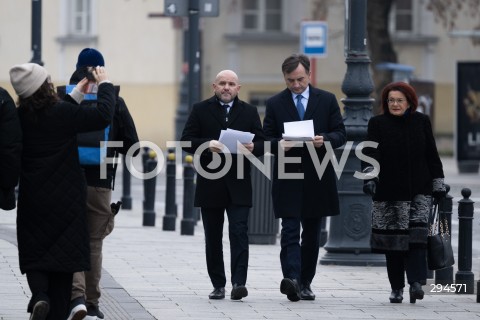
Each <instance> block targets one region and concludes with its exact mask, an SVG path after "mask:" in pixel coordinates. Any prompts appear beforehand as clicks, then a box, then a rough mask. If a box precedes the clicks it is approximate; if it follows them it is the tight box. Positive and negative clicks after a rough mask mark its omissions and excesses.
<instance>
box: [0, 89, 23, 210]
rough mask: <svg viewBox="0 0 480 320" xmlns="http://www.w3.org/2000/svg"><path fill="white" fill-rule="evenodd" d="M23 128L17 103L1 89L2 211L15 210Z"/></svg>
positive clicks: (0, 151) (0, 154)
mask: <svg viewBox="0 0 480 320" xmlns="http://www.w3.org/2000/svg"><path fill="white" fill-rule="evenodd" d="M21 152H22V128H21V127H20V121H19V119H18V114H17V110H16V108H15V102H14V101H13V99H12V97H11V96H10V95H9V94H8V92H7V91H6V90H5V89H3V88H0V163H1V165H0V209H2V210H12V209H15V206H16V199H15V186H16V185H17V183H18V177H19V175H20V156H21Z"/></svg>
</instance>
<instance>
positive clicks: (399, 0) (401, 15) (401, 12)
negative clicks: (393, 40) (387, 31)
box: [392, 0, 414, 33]
mask: <svg viewBox="0 0 480 320" xmlns="http://www.w3.org/2000/svg"><path fill="white" fill-rule="evenodd" d="M393 13H394V14H393V21H392V22H393V31H394V32H398V33H413V32H414V20H413V13H414V5H413V0H396V1H395V6H394V11H393Z"/></svg>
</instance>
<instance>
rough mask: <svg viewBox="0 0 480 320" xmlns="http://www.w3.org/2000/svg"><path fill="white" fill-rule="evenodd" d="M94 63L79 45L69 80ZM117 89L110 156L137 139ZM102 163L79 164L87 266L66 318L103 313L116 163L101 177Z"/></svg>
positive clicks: (98, 62)
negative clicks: (102, 283) (82, 179)
mask: <svg viewBox="0 0 480 320" xmlns="http://www.w3.org/2000/svg"><path fill="white" fill-rule="evenodd" d="M96 66H105V60H104V59H103V55H102V54H101V53H100V52H99V51H98V50H96V49H93V48H85V49H83V50H82V51H81V52H80V54H79V55H78V60H77V64H76V70H75V71H74V73H73V74H72V76H71V78H70V84H76V83H78V82H79V81H80V80H81V79H83V78H84V77H87V78H88V77H89V72H90V70H92V67H96ZM118 91H119V87H116V93H117V99H116V105H115V114H114V117H113V121H112V122H111V124H110V131H109V133H108V141H121V142H123V147H121V148H110V147H108V148H107V152H106V154H107V157H108V158H110V159H113V158H117V157H118V156H119V154H120V153H121V154H126V153H127V151H128V150H129V149H130V147H131V146H132V145H134V144H136V143H137V142H138V135H137V130H136V128H135V124H134V122H133V119H132V116H131V115H130V112H129V111H128V108H127V105H126V104H125V101H124V100H123V99H122V98H121V97H119V96H118ZM84 103H88V102H84ZM90 103H92V101H90ZM93 103H95V102H93ZM136 154H138V152H136V153H134V155H136ZM114 163H115V162H114ZM102 165H105V164H88V165H85V164H84V165H82V167H83V169H84V173H85V177H86V180H87V222H88V229H89V235H90V264H91V269H90V271H85V272H77V273H75V274H74V276H73V284H72V297H71V303H70V313H69V316H68V320H80V319H86V320H96V319H104V315H103V313H102V312H101V311H100V309H99V299H100V296H101V291H100V278H101V273H102V247H103V240H104V239H105V237H106V236H107V235H109V234H110V233H111V232H112V230H113V227H114V217H115V214H116V211H115V212H114V210H112V208H111V198H112V190H113V188H114V184H115V173H116V164H112V163H107V164H106V169H107V170H106V172H107V174H106V177H105V178H101V175H100V172H101V166H102Z"/></svg>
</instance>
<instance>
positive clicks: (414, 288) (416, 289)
mask: <svg viewBox="0 0 480 320" xmlns="http://www.w3.org/2000/svg"><path fill="white" fill-rule="evenodd" d="M409 292H410V303H415V302H416V301H417V299H418V300H422V299H423V296H424V295H425V292H423V290H422V285H421V284H420V283H418V282H414V283H412V284H411V285H410V291H409Z"/></svg>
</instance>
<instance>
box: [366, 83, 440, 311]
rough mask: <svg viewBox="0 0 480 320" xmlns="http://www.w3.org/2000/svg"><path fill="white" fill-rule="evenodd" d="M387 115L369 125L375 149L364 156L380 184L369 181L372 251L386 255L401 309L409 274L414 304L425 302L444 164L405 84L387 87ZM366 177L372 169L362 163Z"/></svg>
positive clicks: (369, 138)
mask: <svg viewBox="0 0 480 320" xmlns="http://www.w3.org/2000/svg"><path fill="white" fill-rule="evenodd" d="M382 106H383V114H382V115H378V116H375V117H373V118H371V119H370V121H369V123H368V136H367V141H374V142H377V143H378V146H377V148H365V149H364V153H365V154H366V155H367V156H369V157H372V158H374V159H375V160H377V161H378V163H379V164H380V168H379V169H380V173H379V175H378V177H377V178H375V179H371V180H365V181H366V182H365V184H364V188H363V190H364V192H365V193H367V194H369V195H371V196H372V197H373V208H372V234H371V247H372V250H373V252H379V253H385V256H386V262H387V273H388V279H389V281H390V285H391V288H392V292H391V295H390V302H391V303H401V302H402V300H403V288H404V286H405V273H406V275H407V281H408V284H409V285H410V289H409V294H410V303H415V302H416V300H417V299H423V296H424V291H423V290H422V285H425V284H426V278H427V262H426V243H427V231H428V223H427V222H428V214H429V211H430V208H431V205H432V197H433V200H434V201H435V200H437V201H438V200H439V199H440V198H442V197H444V196H445V186H444V183H443V178H444V175H443V168H442V162H441V161H440V157H439V155H438V152H437V147H436V144H435V139H434V137H433V133H432V126H431V124H430V119H429V117H428V116H426V115H424V114H422V113H420V112H417V111H416V109H417V106H418V99H417V95H416V93H415V89H414V88H413V87H412V86H410V85H409V84H407V83H404V82H395V83H390V84H388V85H387V86H386V87H385V88H384V89H383V92H382ZM363 167H364V172H367V173H368V172H373V169H374V168H373V167H367V166H366V164H365V163H363Z"/></svg>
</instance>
